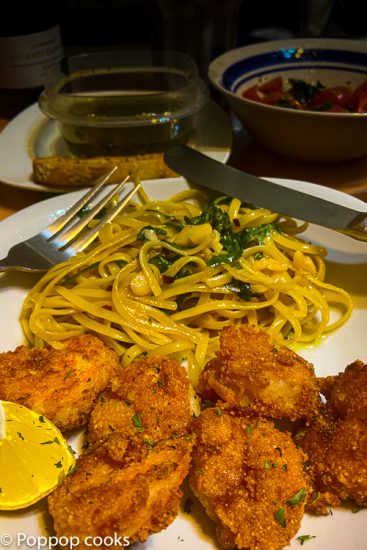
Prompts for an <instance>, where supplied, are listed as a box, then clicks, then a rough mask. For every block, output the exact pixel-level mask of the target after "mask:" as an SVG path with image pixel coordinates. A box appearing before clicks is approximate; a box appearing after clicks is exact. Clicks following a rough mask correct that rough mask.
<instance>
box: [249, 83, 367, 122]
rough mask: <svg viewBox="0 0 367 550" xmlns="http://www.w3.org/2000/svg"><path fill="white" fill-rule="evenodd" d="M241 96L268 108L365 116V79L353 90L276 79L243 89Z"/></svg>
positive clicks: (366, 102) (366, 93) (366, 87)
mask: <svg viewBox="0 0 367 550" xmlns="http://www.w3.org/2000/svg"><path fill="white" fill-rule="evenodd" d="M286 83H287V84H286ZM242 97H244V98H246V99H252V100H253V101H258V102H260V103H266V104H267V105H275V106H277V107H286V108H289V109H297V110H303V111H304V110H307V111H327V112H331V113H366V112H367V80H366V81H364V82H363V83H362V84H361V85H360V86H358V88H357V89H355V90H352V88H351V87H349V86H334V87H325V86H324V85H323V84H321V82H320V81H317V82H316V84H309V83H308V82H306V81H304V80H297V79H293V78H290V79H289V80H287V81H285V80H284V79H283V78H282V77H281V76H277V77H275V78H273V79H272V80H269V81H268V82H265V83H264V84H257V85H255V86H251V88H248V89H247V90H244V91H243V92H242Z"/></svg>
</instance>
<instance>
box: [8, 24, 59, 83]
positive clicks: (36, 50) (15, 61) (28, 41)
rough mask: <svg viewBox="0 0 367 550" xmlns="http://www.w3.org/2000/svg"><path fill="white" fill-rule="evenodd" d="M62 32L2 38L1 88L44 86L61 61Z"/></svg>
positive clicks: (47, 31)
mask: <svg viewBox="0 0 367 550" xmlns="http://www.w3.org/2000/svg"><path fill="white" fill-rule="evenodd" d="M62 57H63V49H62V44H61V36H60V29H59V27H58V26H55V27H53V28H51V29H48V30H46V31H42V32H37V33H34V34H27V35H22V36H7V37H2V38H0V88H11V89H23V88H36V87H39V86H43V85H44V83H45V80H46V79H47V75H48V74H49V72H50V71H51V70H52V69H53V68H54V67H55V66H56V65H57V64H58V63H59V62H60V61H61V59H62Z"/></svg>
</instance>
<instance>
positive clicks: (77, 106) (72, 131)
mask: <svg viewBox="0 0 367 550" xmlns="http://www.w3.org/2000/svg"><path fill="white" fill-rule="evenodd" d="M208 98H209V94H208V90H207V87H206V85H205V84H204V83H203V81H202V80H200V78H199V77H198V70H197V66H196V64H195V62H194V61H193V60H192V59H191V58H190V57H189V56H186V55H184V54H180V53H176V52H159V51H144V50H141V51H139V50H138V51H121V52H106V53H104V52H103V53H90V54H89V53H88V54H81V55H76V56H71V57H69V58H66V59H64V60H63V62H62V64H61V65H60V67H59V68H58V69H57V70H56V71H55V72H54V74H53V75H52V78H51V80H50V82H48V83H47V84H46V86H45V89H44V91H43V92H42V94H41V95H40V97H39V106H40V109H41V111H42V112H43V113H44V114H45V115H46V116H48V117H49V118H51V119H55V120H56V121H57V125H58V127H59V130H60V132H61V135H62V136H63V138H64V139H65V141H66V143H67V145H68V148H69V150H70V152H71V153H72V154H74V155H76V156H80V157H89V156H100V155H135V154H144V153H155V152H162V151H164V150H165V149H166V148H167V147H169V146H170V145H172V144H177V143H187V141H188V140H189V139H190V137H191V136H192V134H193V132H194V126H195V115H196V114H197V113H198V112H199V111H200V110H201V109H202V108H203V107H204V106H205V104H206V103H207V101H208Z"/></svg>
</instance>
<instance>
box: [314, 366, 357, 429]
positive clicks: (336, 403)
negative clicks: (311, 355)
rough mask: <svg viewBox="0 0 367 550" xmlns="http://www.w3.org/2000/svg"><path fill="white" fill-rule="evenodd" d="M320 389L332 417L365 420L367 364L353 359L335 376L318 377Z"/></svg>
mask: <svg viewBox="0 0 367 550" xmlns="http://www.w3.org/2000/svg"><path fill="white" fill-rule="evenodd" d="M318 382H319V386H320V391H321V393H323V394H324V395H325V397H326V399H327V408H328V410H329V411H330V413H331V414H332V415H333V416H334V418H347V417H353V418H359V419H360V420H363V421H364V422H367V365H365V364H364V363H362V361H354V362H353V363H351V364H350V365H348V366H347V367H346V368H345V370H344V372H341V373H339V374H338V375H336V376H327V377H326V378H319V379H318Z"/></svg>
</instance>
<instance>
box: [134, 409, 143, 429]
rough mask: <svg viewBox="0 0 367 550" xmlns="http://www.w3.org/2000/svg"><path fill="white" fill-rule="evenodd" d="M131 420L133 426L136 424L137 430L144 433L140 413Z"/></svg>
mask: <svg viewBox="0 0 367 550" xmlns="http://www.w3.org/2000/svg"><path fill="white" fill-rule="evenodd" d="M131 420H132V421H133V424H134V426H135V428H136V429H137V430H138V432H143V431H144V428H143V423H142V420H141V416H140V413H135V414H133V415H132V417H131Z"/></svg>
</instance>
